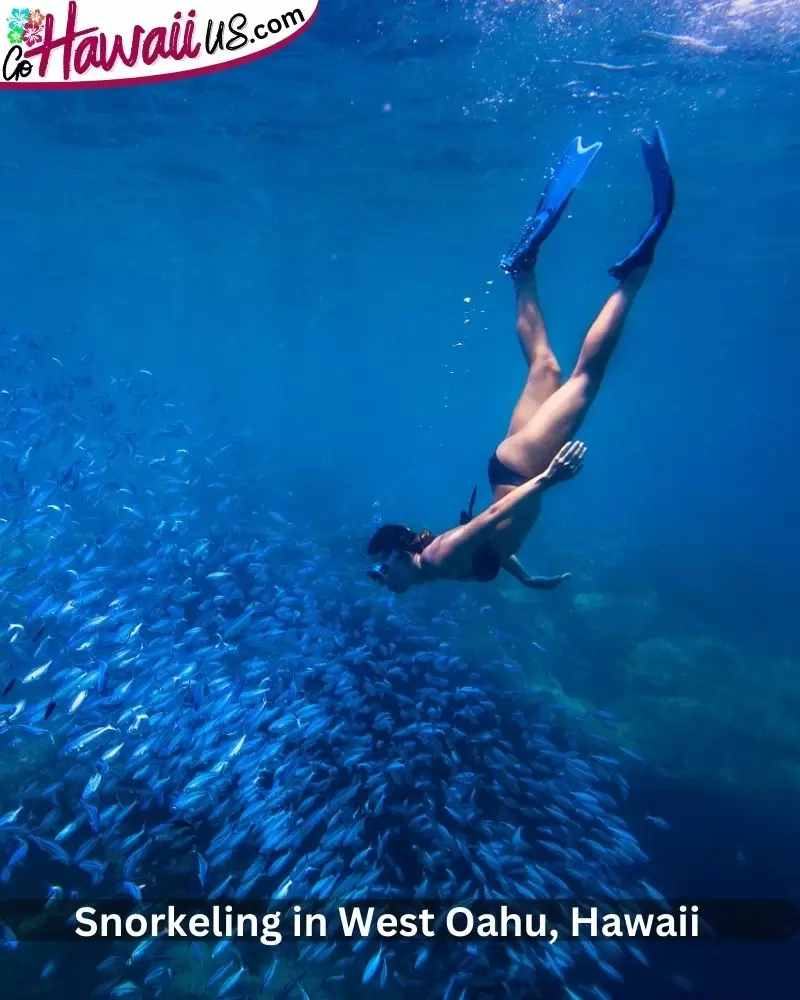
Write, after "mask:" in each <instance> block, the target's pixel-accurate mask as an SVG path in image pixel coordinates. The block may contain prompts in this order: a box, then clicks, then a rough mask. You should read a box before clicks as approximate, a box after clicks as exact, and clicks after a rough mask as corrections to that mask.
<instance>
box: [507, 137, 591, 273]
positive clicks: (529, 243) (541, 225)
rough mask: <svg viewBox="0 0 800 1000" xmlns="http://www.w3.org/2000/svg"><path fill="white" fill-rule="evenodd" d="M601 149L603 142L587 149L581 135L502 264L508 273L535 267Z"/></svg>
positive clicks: (554, 172)
mask: <svg viewBox="0 0 800 1000" xmlns="http://www.w3.org/2000/svg"><path fill="white" fill-rule="evenodd" d="M602 148H603V144H602V142H594V143H592V145H591V146H584V145H583V140H582V139H581V137H580V136H578V137H577V139H573V140H572V142H571V143H570V144H569V146H568V147H567V150H566V152H565V153H564V155H563V156H562V157H561V160H560V161H559V163H558V166H557V167H556V168H555V170H554V171H553V176H552V177H551V178H550V181H549V183H548V185H547V187H546V188H545V189H544V194H543V195H542V197H541V198H540V199H539V204H538V205H537V207H536V214H535V215H534V216H533V218H531V219H528V221H527V222H526V223H525V231H524V232H523V234H522V236H520V238H519V239H518V240H517V242H516V243H515V244H514V245H513V246H512V247H511V249H510V250H509V251H508V253H507V254H506V255H505V256H504V257H503V259H502V260H501V261H500V267H501V268H502V270H503V271H505V272H506V274H515V273H517V272H518V271H521V270H524V269H525V268H526V267H530V266H531V265H532V264H533V262H534V261H535V259H536V254H537V253H538V252H539V247H540V246H541V245H542V243H543V242H544V241H545V240H546V239H547V237H548V236H549V235H550V233H552V231H553V230H554V229H555V227H556V223H557V222H558V220H559V219H560V218H561V214H562V213H563V211H564V209H565V208H566V207H567V203H568V202H569V200H570V198H571V197H572V195H573V193H574V191H575V188H576V187H577V186H578V184H580V182H581V180H582V179H583V175H584V174H585V173H586V171H587V170H588V169H589V167H590V166H591V165H592V161H593V160H594V158H595V156H597V154H598V153H599V152H600V150H601V149H602Z"/></svg>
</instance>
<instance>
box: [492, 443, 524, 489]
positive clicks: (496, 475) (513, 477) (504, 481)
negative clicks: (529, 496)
mask: <svg viewBox="0 0 800 1000" xmlns="http://www.w3.org/2000/svg"><path fill="white" fill-rule="evenodd" d="M488 473H489V485H490V486H491V487H492V489H494V488H495V487H496V486H522V484H523V483H527V481H528V480H529V479H530V478H531V477H530V476H523V475H521V474H520V473H519V472H515V471H514V470H513V469H509V467H508V466H507V465H506V464H505V462H501V461H500V459H499V458H498V457H497V452H495V453H494V454H493V455H492V457H491V458H490V459H489V469H488Z"/></svg>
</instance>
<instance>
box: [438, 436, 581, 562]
mask: <svg viewBox="0 0 800 1000" xmlns="http://www.w3.org/2000/svg"><path fill="white" fill-rule="evenodd" d="M585 454H586V445H585V444H583V442H581V441H570V442H568V443H567V444H565V445H564V447H563V448H562V449H561V451H559V453H558V454H557V455H556V457H555V458H554V459H553V461H552V462H551V463H550V465H549V466H548V468H547V469H546V471H545V472H543V473H542V474H541V475H540V476H536V477H535V478H534V479H529V480H528V481H527V482H526V483H523V484H522V485H521V486H517V488H516V489H514V490H512V491H511V492H510V493H507V494H506V495H505V496H504V497H502V498H501V499H500V500H498V501H497V502H496V503H493V504H492V505H491V506H490V507H487V508H486V510H485V511H483V512H482V513H481V514H477V515H476V516H475V517H474V518H473V519H472V520H471V521H470V522H469V524H465V525H462V526H461V527H460V528H455V529H454V530H453V531H448V532H447V533H446V534H445V535H442V536H441V537H440V538H437V539H436V541H434V542H433V543H432V544H431V545H430V546H429V547H428V548H427V549H426V550H425V552H423V554H422V559H423V560H424V561H426V562H431V563H434V564H435V565H436V567H437V569H439V570H445V571H447V563H448V562H449V561H450V560H453V561H461V560H463V559H464V558H465V557H469V558H471V557H472V554H473V553H474V552H476V551H477V549H479V548H480V546H481V545H483V543H484V542H485V541H487V540H488V539H489V538H490V537H491V535H492V534H493V533H494V529H495V528H496V527H497V525H498V524H500V523H502V522H503V521H505V520H507V519H508V518H509V517H510V516H511V515H512V514H513V513H514V512H515V511H517V510H520V511H522V510H525V508H526V507H528V506H529V505H530V504H531V501H532V500H534V499H537V498H538V496H539V495H540V494H542V493H544V491H545V490H548V489H550V487H551V486H554V485H555V484H556V483H560V482H565V481H566V480H567V479H572V478H573V477H574V476H577V474H578V473H579V472H580V471H581V469H582V468H583V457H584V455H585Z"/></svg>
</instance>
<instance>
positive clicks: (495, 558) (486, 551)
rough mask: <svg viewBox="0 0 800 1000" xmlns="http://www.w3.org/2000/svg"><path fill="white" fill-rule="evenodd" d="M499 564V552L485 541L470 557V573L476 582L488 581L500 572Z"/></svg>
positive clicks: (500, 562)
mask: <svg viewBox="0 0 800 1000" xmlns="http://www.w3.org/2000/svg"><path fill="white" fill-rule="evenodd" d="M501 565H502V559H501V558H500V554H499V553H498V552H497V550H496V549H494V548H492V546H491V545H490V544H489V543H488V542H485V543H484V544H483V545H481V547H480V548H479V549H478V550H477V551H476V552H475V554H474V555H473V557H472V575H473V576H474V578H475V579H476V580H477V582H478V583H489V581H490V580H494V578H495V577H496V576H497V574H498V573H499V572H500V567H501Z"/></svg>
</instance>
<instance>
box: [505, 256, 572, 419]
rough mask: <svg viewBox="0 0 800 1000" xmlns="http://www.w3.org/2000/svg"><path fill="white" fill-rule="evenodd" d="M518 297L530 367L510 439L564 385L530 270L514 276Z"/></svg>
mask: <svg viewBox="0 0 800 1000" xmlns="http://www.w3.org/2000/svg"><path fill="white" fill-rule="evenodd" d="M514 287H515V289H516V293H517V336H518V337H519V342H520V346H521V347H522V353H523V354H524V355H525V361H526V363H527V365H528V377H527V379H526V381H525V387H524V388H523V390H522V395H521V396H520V398H519V401H518V402H517V405H516V406H515V407H514V413H513V414H512V417H511V423H510V425H509V428H508V435H511V434H516V432H517V431H518V430H519V429H520V428H521V427H523V426H524V425H525V424H527V422H528V421H529V420H530V419H531V417H533V415H534V413H536V411H537V410H538V409H539V407H540V406H541V405H542V403H543V402H544V401H545V400H546V399H549V398H550V397H551V396H552V395H553V393H554V392H555V391H556V389H557V388H558V387H559V386H560V385H561V369H560V368H559V365H558V361H557V360H556V356H555V355H554V354H553V350H552V348H551V347H550V341H549V340H548V339H547V328H546V327H545V323H544V317H543V315H542V307H541V305H540V304H539V291H538V288H537V285H536V270H535V268H534V267H530V268H528V269H527V270H525V271H522V272H519V273H518V274H515V275H514Z"/></svg>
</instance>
